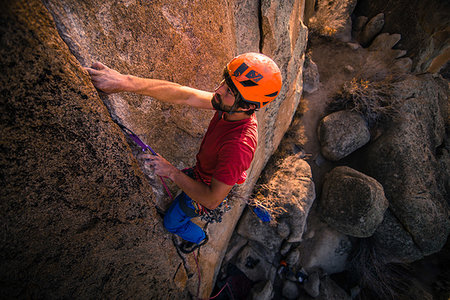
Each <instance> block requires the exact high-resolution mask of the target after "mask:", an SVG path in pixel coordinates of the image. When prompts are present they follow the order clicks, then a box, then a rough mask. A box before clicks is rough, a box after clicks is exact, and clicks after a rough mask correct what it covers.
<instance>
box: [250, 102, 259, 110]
mask: <svg viewBox="0 0 450 300" xmlns="http://www.w3.org/2000/svg"><path fill="white" fill-rule="evenodd" d="M256 108H257V107H256V105H255V104H251V103H250V108H249V109H248V110H251V109H256Z"/></svg>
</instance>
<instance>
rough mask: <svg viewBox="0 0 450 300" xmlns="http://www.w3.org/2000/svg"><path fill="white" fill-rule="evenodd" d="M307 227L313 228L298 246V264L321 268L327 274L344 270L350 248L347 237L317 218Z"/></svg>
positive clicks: (309, 267)
mask: <svg viewBox="0 0 450 300" xmlns="http://www.w3.org/2000/svg"><path fill="white" fill-rule="evenodd" d="M309 227H310V228H314V229H310V230H309V232H308V234H307V236H306V237H305V240H304V241H303V242H302V243H301V244H300V246H299V247H298V251H299V252H300V258H299V262H298V265H299V266H302V267H304V268H305V269H306V270H313V269H322V270H323V271H324V272H325V273H327V274H335V273H339V272H342V271H344V270H345V269H346V264H347V258H348V256H349V254H350V251H351V250H352V243H351V241H350V240H349V238H348V237H347V236H346V235H344V234H342V233H340V232H338V231H336V230H334V229H333V228H331V227H329V226H327V225H326V224H324V223H322V222H320V221H319V220H316V221H315V222H314V223H312V224H311V225H310V226H309Z"/></svg>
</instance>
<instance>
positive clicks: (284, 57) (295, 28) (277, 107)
mask: <svg viewBox="0 0 450 300" xmlns="http://www.w3.org/2000/svg"><path fill="white" fill-rule="evenodd" d="M261 18H262V20H261V27H262V36H263V41H262V42H261V43H262V47H261V50H262V53H265V54H268V55H270V56H271V57H273V59H274V60H275V61H276V62H277V64H278V66H279V67H280V70H281V73H282V75H283V87H282V89H281V92H280V95H279V96H278V97H279V99H280V101H276V102H275V103H271V105H268V106H267V108H266V109H265V110H262V111H261V112H260V113H259V114H258V118H262V119H264V120H266V122H264V124H263V126H260V128H261V130H260V131H259V132H258V133H259V135H260V136H259V139H260V141H259V142H260V143H261V146H263V147H264V148H263V149H264V155H261V154H259V155H260V157H264V160H260V159H255V161H254V163H253V165H254V166H255V167H256V168H258V169H262V168H259V167H258V166H260V165H261V163H263V165H265V164H266V163H267V161H268V159H269V157H270V155H272V154H273V153H274V152H275V149H276V146H278V144H279V143H280V141H281V139H282V138H283V135H284V133H285V132H286V130H287V129H288V127H289V125H290V123H291V121H292V117H293V116H294V113H295V110H296V108H297V106H298V104H299V103H300V97H301V95H302V86H303V84H302V78H303V76H302V70H303V63H304V56H305V50H306V43H307V39H308V29H307V28H306V26H305V25H303V22H302V3H301V1H299V0H286V1H279V0H263V1H261ZM257 154H258V151H257Z"/></svg>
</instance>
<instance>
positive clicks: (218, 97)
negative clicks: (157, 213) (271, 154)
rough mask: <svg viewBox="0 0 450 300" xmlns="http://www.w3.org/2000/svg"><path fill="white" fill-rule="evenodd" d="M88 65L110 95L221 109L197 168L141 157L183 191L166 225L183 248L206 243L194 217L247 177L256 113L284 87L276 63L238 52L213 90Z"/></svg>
mask: <svg viewBox="0 0 450 300" xmlns="http://www.w3.org/2000/svg"><path fill="white" fill-rule="evenodd" d="M85 69H86V70H87V72H88V73H89V74H90V76H91V79H92V82H93V84H94V86H95V87H96V88H97V89H99V90H101V91H103V92H105V93H117V92H133V93H137V94H142V95H147V96H151V97H153V98H155V99H157V100H159V101H162V102H167V103H172V104H184V105H189V106H192V107H196V108H200V109H215V110H216V113H215V114H214V116H213V118H212V120H211V122H210V124H209V127H208V130H207V132H206V134H205V136H204V138H203V141H202V143H201V146H200V150H199V152H198V154H197V156H196V158H197V163H196V165H195V166H194V167H193V168H191V169H188V170H183V171H181V170H178V169H177V168H176V167H174V166H173V165H172V164H170V163H169V162H168V161H167V160H166V159H164V158H163V157H162V156H160V155H159V154H157V155H151V154H143V155H142V156H141V157H142V158H144V159H145V163H146V164H149V165H150V166H151V167H153V168H154V171H155V174H156V175H159V176H163V177H167V178H169V179H170V180H172V181H173V182H174V183H175V184H176V185H177V186H178V187H179V188H180V189H181V190H182V192H181V194H179V195H178V196H177V197H176V198H175V200H174V201H173V203H172V204H171V206H170V208H169V209H168V210H167V212H166V214H165V216H164V226H165V227H166V229H167V230H168V231H170V232H172V233H175V234H177V235H178V236H180V237H182V238H183V239H184V240H185V242H183V243H182V244H181V246H180V250H181V251H183V252H184V253H189V252H192V251H193V250H194V249H196V248H198V247H199V246H201V245H203V244H205V243H206V242H207V241H208V236H207V235H206V232H205V231H204V230H203V229H202V228H201V227H200V226H198V225H196V224H194V223H193V222H191V219H192V218H193V217H196V216H201V215H203V214H208V213H210V212H214V211H215V210H220V209H221V207H223V205H222V203H223V202H224V199H226V197H227V195H228V193H229V192H230V191H231V189H232V187H233V186H234V185H235V184H236V183H242V182H244V181H245V178H246V172H245V171H246V170H247V169H248V168H249V167H250V164H251V162H252V160H253V156H254V153H255V150H256V145H257V140H258V135H257V120H256V117H255V115H254V112H255V111H256V110H258V109H259V108H261V107H264V106H265V105H267V104H268V103H270V102H271V101H273V100H274V99H275V98H276V96H277V95H278V94H279V92H280V89H281V73H280V70H279V69H278V67H277V65H276V64H275V62H274V61H273V60H271V59H270V58H269V57H267V56H265V55H263V54H259V53H245V54H242V55H239V56H237V57H235V58H233V59H232V60H231V61H230V62H229V63H228V64H227V65H226V67H225V69H224V72H223V80H222V82H221V83H220V84H219V85H218V86H217V87H216V89H215V90H214V92H207V91H202V90H198V89H194V88H190V87H186V86H181V85H179V84H176V83H173V82H169V81H164V80H158V79H147V78H139V77H136V76H132V75H124V74H121V73H119V72H117V71H115V70H113V69H110V68H108V67H106V66H105V65H103V64H101V63H99V62H96V63H94V64H93V65H92V67H91V68H85ZM222 209H223V208H222ZM213 215H214V214H213Z"/></svg>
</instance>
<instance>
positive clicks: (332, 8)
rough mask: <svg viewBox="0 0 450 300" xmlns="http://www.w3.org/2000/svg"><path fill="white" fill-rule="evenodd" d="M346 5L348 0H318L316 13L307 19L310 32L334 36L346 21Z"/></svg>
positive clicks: (347, 13)
mask: <svg viewBox="0 0 450 300" xmlns="http://www.w3.org/2000/svg"><path fill="white" fill-rule="evenodd" d="M348 6H349V1H348V0H318V2H317V6H316V13H315V14H314V16H312V17H311V18H310V19H309V20H308V28H309V29H310V32H311V33H312V34H316V35H319V36H327V37H331V36H334V35H335V34H336V32H337V31H338V30H339V29H341V28H343V27H344V25H345V23H346V22H347V18H348V17H349V12H348Z"/></svg>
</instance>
